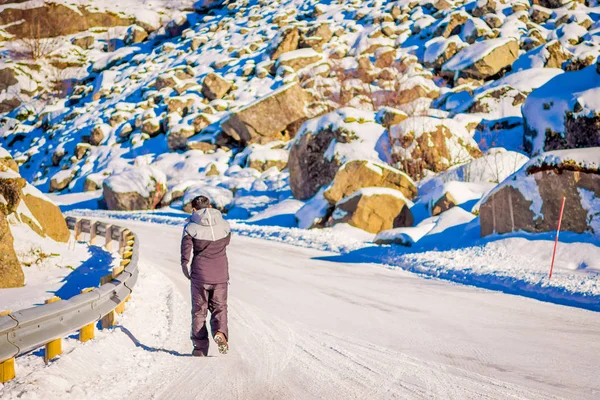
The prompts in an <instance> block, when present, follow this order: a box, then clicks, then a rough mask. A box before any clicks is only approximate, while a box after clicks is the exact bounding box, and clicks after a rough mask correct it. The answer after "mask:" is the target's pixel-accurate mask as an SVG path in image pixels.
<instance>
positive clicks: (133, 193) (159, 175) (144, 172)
mask: <svg viewBox="0 0 600 400" xmlns="http://www.w3.org/2000/svg"><path fill="white" fill-rule="evenodd" d="M102 191H103V194H104V201H105V203H106V207H107V208H108V209H109V210H119V211H130V210H152V209H154V208H156V206H157V205H158V204H159V203H160V201H161V200H162V198H163V196H164V195H165V193H166V191H167V178H166V176H165V174H164V173H163V172H162V171H160V170H158V169H156V168H153V167H148V166H139V167H138V166H136V167H130V168H128V169H126V170H124V171H121V172H119V173H116V174H113V175H111V176H110V177H108V178H106V179H105V180H104V182H102Z"/></svg>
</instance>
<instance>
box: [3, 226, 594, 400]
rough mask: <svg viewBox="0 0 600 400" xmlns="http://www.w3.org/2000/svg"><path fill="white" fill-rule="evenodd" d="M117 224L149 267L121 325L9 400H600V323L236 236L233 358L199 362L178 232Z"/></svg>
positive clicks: (23, 383) (580, 313)
mask: <svg viewBox="0 0 600 400" xmlns="http://www.w3.org/2000/svg"><path fill="white" fill-rule="evenodd" d="M120 224H121V225H127V226H129V227H130V228H131V229H132V230H134V231H135V232H136V233H137V234H138V235H139V237H140V241H141V255H142V258H141V264H140V269H141V270H142V276H141V279H140V282H139V284H138V286H137V287H136V291H135V292H134V293H135V294H134V300H133V301H132V302H131V303H130V305H129V306H128V310H127V312H126V314H125V315H124V317H123V318H122V320H121V321H120V326H119V327H118V328H116V329H115V330H114V331H112V332H108V333H106V332H102V333H100V334H99V337H98V340H96V341H94V342H91V343H87V344H78V343H75V341H74V340H71V341H68V342H67V345H66V347H67V353H69V354H68V355H66V356H64V357H62V358H61V359H60V360H58V361H57V362H55V363H53V364H52V365H51V366H50V367H48V368H41V369H40V368H38V367H37V365H38V364H39V360H37V359H38V358H39V357H37V358H34V357H32V356H29V357H24V358H21V359H20V361H19V363H20V364H21V368H22V372H26V374H25V376H24V377H22V378H21V380H20V381H17V382H15V383H11V384H9V385H7V386H6V387H5V388H4V393H2V392H0V394H2V396H3V398H4V395H6V396H7V398H16V397H18V395H20V394H21V395H22V394H23V393H27V394H29V397H26V398H55V397H56V398H81V396H82V395H87V396H91V395H93V396H94V398H115V396H116V397H117V398H136V399H148V398H157V399H163V398H168V399H203V398H220V399H255V398H256V399H258V398H260V399H264V398H266V399H291V398H297V399H307V398H329V399H331V398H334V399H348V398H361V399H363V398H369V399H371V398H372V399H389V398H404V399H420V398H424V399H431V398H435V399H438V398H439V399H467V398H473V399H481V398H494V399H506V398H519V399H551V398H555V397H556V398H568V399H594V398H595V399H597V398H599V397H600V381H598V379H597V367H598V360H599V359H600V343H599V342H598V341H597V335H598V332H600V315H599V314H597V313H594V312H590V311H585V310H581V309H575V308H568V307H563V306H557V305H553V304H549V303H542V302H538V301H535V300H531V299H527V298H522V297H518V296H509V295H505V294H501V293H497V292H492V291H486V290H481V289H476V288H472V287H466V286H461V285H456V284H451V283H448V282H445V281H437V280H433V279H424V278H422V277H419V276H416V275H413V274H410V273H407V272H403V271H398V270H395V271H391V270H388V269H386V268H384V267H382V266H378V265H365V264H342V263H334V262H330V261H327V260H326V258H327V257H328V256H330V255H332V254H331V253H325V252H322V251H317V250H310V249H303V248H299V247H294V246H290V245H286V244H280V243H274V242H268V241H264V240H258V239H251V238H245V237H239V236H236V237H234V239H233V240H232V244H231V246H230V249H229V255H230V264H231V286H230V335H231V337H230V342H231V352H230V354H228V355H227V356H221V355H218V353H217V352H216V348H215V347H214V346H213V348H211V355H212V356H214V357H209V358H205V359H199V358H192V357H189V356H188V354H189V353H190V351H191V343H190V341H189V338H188V335H189V320H190V316H189V311H190V306H189V303H190V300H189V286H188V282H187V280H186V279H185V278H184V277H183V275H182V274H181V272H180V267H179V239H180V235H181V228H180V227H173V226H168V225H152V224H147V223H142V222H127V223H125V222H124V221H120ZM28 370H29V371H28ZM21 376H23V374H21ZM40 381H42V382H47V383H48V384H49V385H50V386H51V387H52V388H51V389H48V386H46V389H44V388H43V387H42V386H41V385H40V384H39V382H40ZM56 382H61V383H59V384H57V383H56Z"/></svg>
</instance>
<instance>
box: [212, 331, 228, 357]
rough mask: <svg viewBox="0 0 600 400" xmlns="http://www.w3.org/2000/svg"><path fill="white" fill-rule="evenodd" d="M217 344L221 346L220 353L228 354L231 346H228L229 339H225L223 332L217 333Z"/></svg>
mask: <svg viewBox="0 0 600 400" xmlns="http://www.w3.org/2000/svg"><path fill="white" fill-rule="evenodd" d="M214 339H215V343H216V344H217V345H218V346H219V353H221V354H227V352H228V351H229V344H227V339H225V335H223V334H222V333H221V332H217V333H215V338H214Z"/></svg>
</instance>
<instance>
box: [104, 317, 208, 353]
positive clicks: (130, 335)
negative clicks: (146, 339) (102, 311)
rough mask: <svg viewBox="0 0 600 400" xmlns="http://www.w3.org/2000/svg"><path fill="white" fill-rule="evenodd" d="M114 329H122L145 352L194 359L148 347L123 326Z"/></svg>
mask: <svg viewBox="0 0 600 400" xmlns="http://www.w3.org/2000/svg"><path fill="white" fill-rule="evenodd" d="M113 329H120V330H121V332H123V333H124V334H125V335H127V337H129V339H131V341H132V342H133V344H135V346H136V347H139V348H141V349H143V350H145V351H149V352H152V353H167V354H170V355H172V356H176V357H193V356H192V355H191V354H182V353H180V352H178V351H175V350H167V349H157V348H156V347H150V346H146V345H145V344H143V343H141V342H140V341H139V340H138V339H137V338H136V337H135V336H134V334H133V333H131V331H130V330H129V329H127V328H125V327H124V326H123V325H115V326H114V327H113ZM208 357H210V356H208Z"/></svg>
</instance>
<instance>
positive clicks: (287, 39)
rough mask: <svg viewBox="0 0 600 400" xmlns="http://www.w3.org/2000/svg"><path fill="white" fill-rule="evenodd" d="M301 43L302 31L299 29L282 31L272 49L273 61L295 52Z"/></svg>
mask: <svg viewBox="0 0 600 400" xmlns="http://www.w3.org/2000/svg"><path fill="white" fill-rule="evenodd" d="M299 41H300V31H299V29H298V28H296V27H293V28H286V29H285V30H283V31H281V32H280V33H279V35H278V36H277V38H276V40H275V42H274V43H275V44H274V45H273V47H272V52H271V59H272V60H276V59H278V58H279V56H280V55H282V54H283V53H287V52H289V51H294V50H296V49H297V48H298V43H299Z"/></svg>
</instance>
